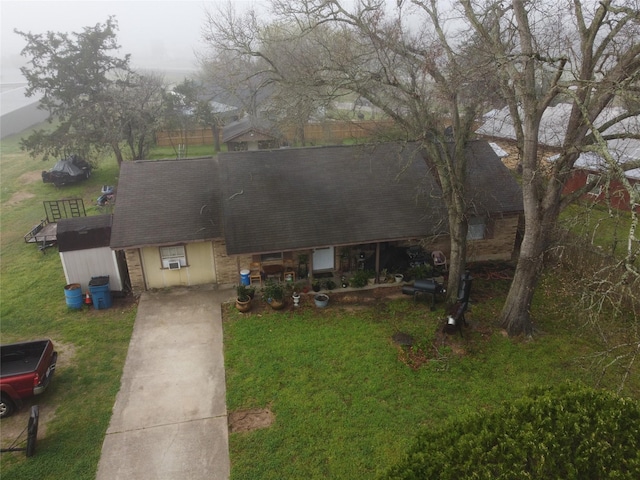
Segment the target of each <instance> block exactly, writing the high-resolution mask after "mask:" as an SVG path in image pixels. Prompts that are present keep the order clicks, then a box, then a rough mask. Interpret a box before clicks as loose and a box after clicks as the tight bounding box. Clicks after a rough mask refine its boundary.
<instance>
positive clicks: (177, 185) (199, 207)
mask: <svg viewBox="0 0 640 480" xmlns="http://www.w3.org/2000/svg"><path fill="white" fill-rule="evenodd" d="M220 237H222V225H221V223H220V205H219V195H218V168H217V160H215V159H212V158H200V159H188V160H158V161H136V162H124V163H123V164H122V165H121V167H120V180H119V182H118V197H117V202H116V208H115V213H114V218H113V226H112V230H111V247H112V248H133V247H142V246H147V245H168V244H174V243H183V242H193V241H198V240H206V239H212V238H220Z"/></svg>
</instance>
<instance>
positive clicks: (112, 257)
mask: <svg viewBox="0 0 640 480" xmlns="http://www.w3.org/2000/svg"><path fill="white" fill-rule="evenodd" d="M111 221H112V217H111V215H94V216H89V217H74V218H62V219H60V220H58V223H57V237H58V238H57V239H58V251H59V252H60V261H61V262H62V268H63V270H64V276H65V278H66V281H67V284H71V283H79V284H80V285H81V287H82V291H87V290H89V282H90V281H91V279H92V278H93V277H107V276H108V277H109V290H111V291H113V292H123V291H125V290H126V289H127V288H126V286H125V283H126V278H127V275H126V272H127V270H126V262H125V259H124V254H123V252H122V251H119V250H112V249H111V248H109V243H110V240H111Z"/></svg>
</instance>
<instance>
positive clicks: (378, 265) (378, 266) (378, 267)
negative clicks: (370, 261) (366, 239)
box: [376, 242, 380, 283]
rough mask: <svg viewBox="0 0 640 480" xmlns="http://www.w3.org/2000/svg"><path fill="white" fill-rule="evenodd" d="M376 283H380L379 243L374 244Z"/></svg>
mask: <svg viewBox="0 0 640 480" xmlns="http://www.w3.org/2000/svg"><path fill="white" fill-rule="evenodd" d="M376 283H380V242H377V243H376Z"/></svg>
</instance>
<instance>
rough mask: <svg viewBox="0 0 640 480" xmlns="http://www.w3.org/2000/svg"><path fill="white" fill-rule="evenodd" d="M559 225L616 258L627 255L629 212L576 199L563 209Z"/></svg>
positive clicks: (629, 224) (629, 225)
mask: <svg viewBox="0 0 640 480" xmlns="http://www.w3.org/2000/svg"><path fill="white" fill-rule="evenodd" d="M561 225H563V226H565V227H566V228H568V229H570V230H571V231H572V232H573V233H575V234H576V235H578V236H581V237H583V238H585V239H587V240H588V241H589V242H591V243H592V244H593V245H595V246H597V247H599V248H601V249H602V251H603V252H604V253H607V254H610V255H615V256H617V257H623V256H624V255H625V254H626V249H627V239H628V237H629V229H630V227H631V213H630V212H627V211H623V210H615V209H612V210H609V209H607V207H606V206H604V205H598V204H593V203H589V202H586V201H585V202H579V203H576V204H573V205H570V206H569V207H568V208H567V209H566V210H565V211H563V212H562V214H561Z"/></svg>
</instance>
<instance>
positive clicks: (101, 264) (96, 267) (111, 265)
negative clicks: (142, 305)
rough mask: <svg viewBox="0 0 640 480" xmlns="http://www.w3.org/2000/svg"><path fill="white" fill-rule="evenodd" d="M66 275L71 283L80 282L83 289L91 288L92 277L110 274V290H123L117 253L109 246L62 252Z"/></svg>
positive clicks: (61, 258)
mask: <svg viewBox="0 0 640 480" xmlns="http://www.w3.org/2000/svg"><path fill="white" fill-rule="evenodd" d="M60 260H61V261H62V268H63V269H64V276H65V278H66V279H67V284H69V283H79V284H80V285H82V291H83V292H86V291H87V290H89V282H90V281H91V277H103V276H106V275H109V290H112V291H115V292H119V291H122V289H123V287H122V279H121V278H120V271H119V270H118V262H117V260H116V253H115V252H114V251H113V250H111V249H110V248H109V247H100V248H90V249H87V250H76V251H74V252H60Z"/></svg>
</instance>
